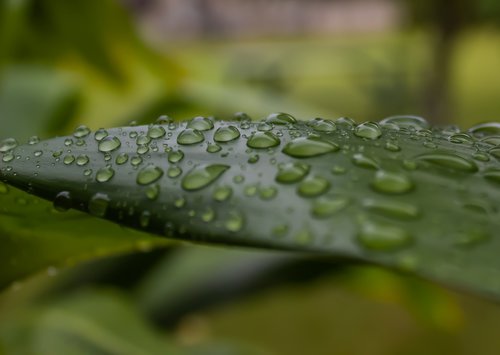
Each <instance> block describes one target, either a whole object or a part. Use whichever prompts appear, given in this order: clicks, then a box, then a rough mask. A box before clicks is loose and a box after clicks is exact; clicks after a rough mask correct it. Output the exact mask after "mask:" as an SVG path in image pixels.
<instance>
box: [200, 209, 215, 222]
mask: <svg viewBox="0 0 500 355" xmlns="http://www.w3.org/2000/svg"><path fill="white" fill-rule="evenodd" d="M214 219H215V211H214V210H213V209H212V208H210V207H207V208H206V209H205V211H203V212H202V214H201V220H202V221H203V222H205V223H209V222H212V221H213V220H214Z"/></svg>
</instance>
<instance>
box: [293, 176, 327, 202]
mask: <svg viewBox="0 0 500 355" xmlns="http://www.w3.org/2000/svg"><path fill="white" fill-rule="evenodd" d="M329 188H330V182H329V181H328V180H326V179H325V178H323V177H321V176H310V177H307V178H306V179H305V180H303V181H302V182H301V183H300V185H299V187H298V188H297V192H298V194H299V195H300V196H302V197H316V196H319V195H321V194H323V193H325V192H326V191H328V189H329Z"/></svg>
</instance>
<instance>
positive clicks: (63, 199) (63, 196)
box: [53, 191, 72, 212]
mask: <svg viewBox="0 0 500 355" xmlns="http://www.w3.org/2000/svg"><path fill="white" fill-rule="evenodd" d="M53 204H54V208H55V209H56V210H57V211H59V212H66V211H67V210H69V209H70V208H71V207H72V201H71V194H70V193H69V191H61V192H59V193H58V194H57V195H56V197H55V198H54V201H53Z"/></svg>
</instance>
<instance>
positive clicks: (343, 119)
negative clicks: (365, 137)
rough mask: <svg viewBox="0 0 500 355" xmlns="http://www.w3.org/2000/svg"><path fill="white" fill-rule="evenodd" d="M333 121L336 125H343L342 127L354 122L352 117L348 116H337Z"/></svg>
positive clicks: (352, 124) (350, 125)
mask: <svg viewBox="0 0 500 355" xmlns="http://www.w3.org/2000/svg"><path fill="white" fill-rule="evenodd" d="M335 123H336V124H337V125H340V126H344V127H353V126H354V125H355V124H356V122H355V121H354V120H353V119H352V118H349V117H339V118H337V119H336V120H335Z"/></svg>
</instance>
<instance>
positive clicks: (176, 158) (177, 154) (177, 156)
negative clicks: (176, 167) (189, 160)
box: [168, 150, 184, 164]
mask: <svg viewBox="0 0 500 355" xmlns="http://www.w3.org/2000/svg"><path fill="white" fill-rule="evenodd" d="M183 158H184V153H183V152H182V150H171V151H170V152H168V161H169V162H170V163H172V164H175V163H178V162H180V161H181V160H182V159H183Z"/></svg>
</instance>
